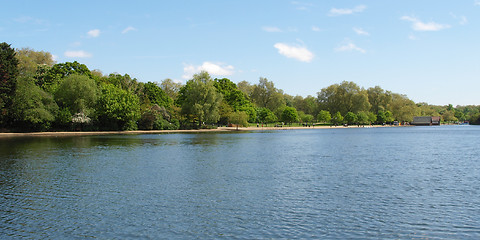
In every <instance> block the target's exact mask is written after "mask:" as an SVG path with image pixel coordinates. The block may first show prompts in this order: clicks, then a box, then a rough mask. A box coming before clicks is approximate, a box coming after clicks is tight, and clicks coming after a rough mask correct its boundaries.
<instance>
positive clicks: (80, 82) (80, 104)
mask: <svg viewBox="0 0 480 240" xmlns="http://www.w3.org/2000/svg"><path fill="white" fill-rule="evenodd" d="M98 95H99V89H98V87H97V84H96V83H95V80H93V79H91V78H89V77H88V76H85V75H78V74H73V75H69V76H68V77H66V78H65V80H63V81H62V82H61V83H60V85H59V86H58V88H57V91H56V92H55V94H54V96H55V101H56V102H57V104H58V105H59V107H60V108H67V109H69V110H70V112H71V113H73V114H76V113H83V114H85V115H86V116H89V117H91V116H92V115H93V114H94V111H95V107H96V104H97V99H98Z"/></svg>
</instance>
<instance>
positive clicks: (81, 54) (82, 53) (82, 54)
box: [64, 50, 93, 58]
mask: <svg viewBox="0 0 480 240" xmlns="http://www.w3.org/2000/svg"><path fill="white" fill-rule="evenodd" d="M64 55H65V57H69V58H90V57H92V56H93V55H92V54H91V53H89V52H85V51H82V50H79V51H66V52H65V53H64Z"/></svg>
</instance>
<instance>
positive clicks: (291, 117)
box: [282, 107, 298, 124]
mask: <svg viewBox="0 0 480 240" xmlns="http://www.w3.org/2000/svg"><path fill="white" fill-rule="evenodd" d="M282 121H284V122H286V123H290V124H291V123H293V122H298V113H297V110H296V109H295V108H294V107H285V109H284V110H283V112H282Z"/></svg>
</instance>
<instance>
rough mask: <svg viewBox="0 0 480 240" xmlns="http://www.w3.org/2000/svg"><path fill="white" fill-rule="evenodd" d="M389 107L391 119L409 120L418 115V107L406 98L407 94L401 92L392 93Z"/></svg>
mask: <svg viewBox="0 0 480 240" xmlns="http://www.w3.org/2000/svg"><path fill="white" fill-rule="evenodd" d="M389 109H390V110H391V112H392V113H393V119H392V120H391V121H388V122H392V121H394V120H397V121H400V122H411V121H413V117H414V116H416V115H418V113H419V109H418V107H417V105H416V104H415V102H413V101H412V100H410V99H408V98H407V96H405V95H402V94H396V93H394V94H392V102H391V103H390V105H389Z"/></svg>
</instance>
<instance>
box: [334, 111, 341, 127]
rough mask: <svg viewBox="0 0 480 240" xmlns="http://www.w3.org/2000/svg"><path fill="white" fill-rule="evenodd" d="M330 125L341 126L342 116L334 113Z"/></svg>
mask: <svg viewBox="0 0 480 240" xmlns="http://www.w3.org/2000/svg"><path fill="white" fill-rule="evenodd" d="M331 121H332V123H333V124H335V125H337V124H342V123H343V116H342V114H341V113H340V112H336V113H335V114H334V115H333V116H332V120H331Z"/></svg>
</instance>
